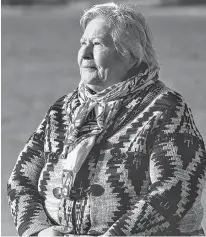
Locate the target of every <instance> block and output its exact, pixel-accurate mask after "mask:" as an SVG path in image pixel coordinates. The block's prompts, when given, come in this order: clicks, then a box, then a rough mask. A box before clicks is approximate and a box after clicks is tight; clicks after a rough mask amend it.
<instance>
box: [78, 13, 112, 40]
mask: <svg viewBox="0 0 206 237" xmlns="http://www.w3.org/2000/svg"><path fill="white" fill-rule="evenodd" d="M82 38H89V39H90V38H103V39H107V38H111V35H110V27H109V25H108V23H107V22H106V20H105V19H104V18H102V17H98V18H95V19H93V20H91V21H90V22H89V23H88V25H87V27H86V29H85V31H84V33H83V36H82Z"/></svg>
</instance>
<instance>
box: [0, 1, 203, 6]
mask: <svg viewBox="0 0 206 237" xmlns="http://www.w3.org/2000/svg"><path fill="white" fill-rule="evenodd" d="M71 1H73V2H75V1H82V0H1V3H2V5H34V4H67V3H69V2H71ZM88 1H92V0H88ZM93 1H94V2H95V0H93ZM109 1H113V0H108V2H109ZM151 1H152V0H151ZM137 3H138V0H137ZM200 3H205V4H206V0H160V4H161V5H189V4H200Z"/></svg>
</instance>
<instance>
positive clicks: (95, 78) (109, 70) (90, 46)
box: [78, 18, 128, 92]
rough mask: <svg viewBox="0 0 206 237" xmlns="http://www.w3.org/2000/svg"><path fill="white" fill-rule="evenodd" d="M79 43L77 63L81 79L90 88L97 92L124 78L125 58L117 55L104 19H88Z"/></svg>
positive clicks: (125, 69) (125, 72) (125, 71)
mask: <svg viewBox="0 0 206 237" xmlns="http://www.w3.org/2000/svg"><path fill="white" fill-rule="evenodd" d="M80 43H81V47H80V49H79V53H78V64H79V68H80V74H81V80H82V81H83V82H84V83H85V84H87V85H88V86H89V87H90V88H92V89H93V90H95V91H97V92H98V91H101V90H103V89H105V88H107V87H108V86H111V85H113V84H115V83H118V82H120V81H123V80H124V79H126V78H125V77H126V75H127V72H128V67H127V63H126V62H125V61H126V60H124V61H123V59H120V57H119V56H118V54H117V52H116V49H115V47H114V43H113V40H112V37H111V35H110V28H109V26H108V24H107V22H106V20H105V19H103V18H95V19H93V20H92V21H90V22H89V24H88V25H87V27H86V29H85V31H84V34H83V35H82V38H81V40H80Z"/></svg>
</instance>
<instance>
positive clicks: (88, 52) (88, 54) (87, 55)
mask: <svg viewBox="0 0 206 237" xmlns="http://www.w3.org/2000/svg"><path fill="white" fill-rule="evenodd" d="M82 57H83V58H84V59H93V47H92V45H91V44H87V45H85V47H84V49H83V52H82Z"/></svg>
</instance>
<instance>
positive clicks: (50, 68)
mask: <svg viewBox="0 0 206 237" xmlns="http://www.w3.org/2000/svg"><path fill="white" fill-rule="evenodd" d="M103 2H108V1H104V0H103V1H101V0H90V1H89V0H81V1H75V0H2V120H1V122H2V179H1V180H2V186H1V187H2V199H1V200H2V204H1V205H2V209H1V210H2V213H1V214H2V217H1V220H2V225H1V226H2V233H1V235H3V236H8V235H10V236H16V235H17V232H16V230H15V227H14V224H13V220H12V218H11V214H10V211H9V209H8V204H7V197H6V183H7V180H8V178H9V176H10V174H11V171H12V169H13V167H14V164H15V162H16V159H17V156H18V154H19V152H20V151H21V149H22V148H23V146H24V144H25V142H26V141H27V139H28V138H29V137H30V135H31V133H32V132H33V131H34V130H35V128H36V127H37V126H38V124H39V123H40V121H41V119H42V118H43V116H44V114H45V113H46V112H47V110H48V108H49V106H50V105H51V104H52V103H53V102H54V101H56V100H57V99H58V98H59V97H61V96H62V95H64V94H67V93H69V92H71V91H72V90H73V89H74V88H75V87H76V86H77V85H78V82H79V80H80V77H79V70H78V66H77V62H76V58H77V52H78V48H79V38H80V35H81V32H80V28H79V19H80V15H81V14H82V12H83V10H84V9H85V8H88V7H90V6H91V5H93V4H96V3H103ZM133 2H136V3H138V4H139V5H140V9H141V11H142V12H143V14H144V15H145V17H146V19H147V20H148V22H149V24H150V26H151V28H152V31H153V35H154V45H155V48H156V50H157V54H158V57H159V61H160V65H161V80H162V81H164V82H165V83H166V84H167V85H168V86H170V87H172V88H174V89H175V90H177V91H178V92H180V93H181V94H182V95H183V96H184V97H185V99H186V101H187V102H188V103H189V105H190V107H191V108H192V111H193V115H194V118H195V122H196V124H197V126H198V128H199V130H200V132H201V133H202V136H203V138H204V140H205V141H206V125H205V122H206V103H205V102H206V94H205V91H206V80H205V79H206V78H205V68H206V0H133ZM202 203H203V206H204V208H205V212H206V191H204V195H203V199H202ZM203 226H204V229H205V231H206V216H205V218H204V220H203Z"/></svg>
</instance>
